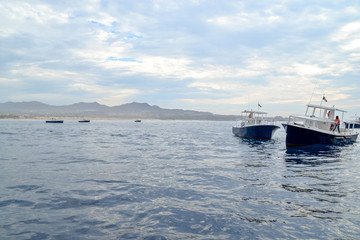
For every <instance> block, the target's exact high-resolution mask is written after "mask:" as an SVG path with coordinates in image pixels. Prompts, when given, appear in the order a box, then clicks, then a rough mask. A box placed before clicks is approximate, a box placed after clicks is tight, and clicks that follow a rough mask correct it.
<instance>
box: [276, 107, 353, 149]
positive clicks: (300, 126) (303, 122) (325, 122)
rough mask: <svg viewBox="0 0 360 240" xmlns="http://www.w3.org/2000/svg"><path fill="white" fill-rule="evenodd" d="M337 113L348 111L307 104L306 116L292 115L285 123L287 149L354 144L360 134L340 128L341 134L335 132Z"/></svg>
mask: <svg viewBox="0 0 360 240" xmlns="http://www.w3.org/2000/svg"><path fill="white" fill-rule="evenodd" d="M336 112H340V113H342V117H341V123H343V121H342V119H343V117H344V113H345V112H346V111H344V110H341V109H338V108H335V107H326V106H322V105H315V104H307V109H306V112H305V115H290V116H289V120H288V122H287V123H283V126H284V128H285V131H286V147H292V146H306V145H315V144H319V145H330V144H344V143H353V142H355V141H356V139H357V137H358V135H359V134H358V133H356V132H355V131H353V128H352V129H349V128H346V127H343V126H344V124H342V126H340V133H339V132H338V131H337V130H336V131H333V129H334V127H335V125H334V121H335V116H336V114H335V113H336Z"/></svg>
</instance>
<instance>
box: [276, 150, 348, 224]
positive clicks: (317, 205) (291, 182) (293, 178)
mask: <svg viewBox="0 0 360 240" xmlns="http://www.w3.org/2000/svg"><path fill="white" fill-rule="evenodd" d="M341 161H342V160H341V147H339V146H307V147H296V148H288V149H287V150H286V155H285V163H286V165H285V166H286V168H287V172H286V174H284V176H283V177H284V179H285V181H284V182H283V184H282V185H281V186H282V188H283V189H284V190H286V191H288V192H291V193H292V194H294V197H293V198H292V201H291V204H289V209H288V210H289V212H291V214H292V216H293V217H313V218H320V219H327V220H339V219H342V218H343V213H344V211H348V209H343V208H339V205H338V204H339V203H340V202H341V201H342V199H343V198H344V197H346V196H347V191H346V189H345V188H344V185H343V180H342V176H343V175H344V166H343V164H342V162H341ZM295 196H296V197H295Z"/></svg>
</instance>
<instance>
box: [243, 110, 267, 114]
mask: <svg viewBox="0 0 360 240" xmlns="http://www.w3.org/2000/svg"><path fill="white" fill-rule="evenodd" d="M242 113H255V114H267V112H260V111H253V110H245V111H243V112H242Z"/></svg>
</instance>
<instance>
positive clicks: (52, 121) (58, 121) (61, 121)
mask: <svg viewBox="0 0 360 240" xmlns="http://www.w3.org/2000/svg"><path fill="white" fill-rule="evenodd" d="M63 122H64V121H63V120H47V121H46V123H63Z"/></svg>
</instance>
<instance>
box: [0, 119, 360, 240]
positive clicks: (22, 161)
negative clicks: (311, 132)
mask: <svg viewBox="0 0 360 240" xmlns="http://www.w3.org/2000/svg"><path fill="white" fill-rule="evenodd" d="M233 124H234V123H233V122H210V121H209V122H208V121H143V122H142V123H135V122H133V121H93V122H91V123H78V122H76V121H65V122H64V124H46V123H45V121H26V120H24V121H0V239H16V240H18V239H38V240H40V239H147V240H149V239H153V240H156V239H234V240H236V239H359V238H360V146H359V145H360V144H359V139H358V141H357V142H356V143H355V144H353V145H347V146H338V147H327V148H323V149H319V150H314V149H298V150H291V151H287V150H286V147H285V143H284V139H285V132H284V130H283V129H281V130H279V131H278V132H277V133H276V134H275V136H274V140H271V141H267V142H262V141H249V140H242V139H240V138H237V137H234V136H233V135H232V132H231V127H232V125H233Z"/></svg>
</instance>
